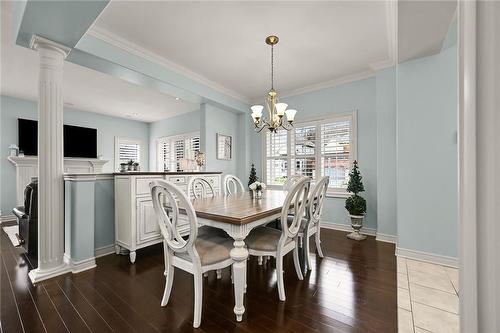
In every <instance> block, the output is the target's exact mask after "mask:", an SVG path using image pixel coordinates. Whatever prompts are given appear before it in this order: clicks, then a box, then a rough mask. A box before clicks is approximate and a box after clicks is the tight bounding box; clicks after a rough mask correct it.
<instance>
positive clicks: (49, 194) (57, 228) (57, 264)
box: [29, 36, 69, 283]
mask: <svg viewBox="0 0 500 333" xmlns="http://www.w3.org/2000/svg"><path fill="white" fill-rule="evenodd" d="M30 46H31V48H33V49H34V50H36V51H38V57H39V61H40V65H39V80H38V268H37V269H34V270H32V271H30V273H29V276H30V279H31V281H32V282H33V283H36V282H39V281H42V280H45V279H48V278H52V277H54V276H57V275H60V274H64V273H66V272H68V271H69V267H68V266H67V265H66V264H65V263H64V261H63V255H64V189H63V162H64V157H63V82H62V81H63V65H64V59H65V57H66V56H67V54H68V52H69V48H67V47H65V46H62V45H59V44H57V43H54V42H52V41H50V40H47V39H44V38H41V37H38V36H33V38H32V39H31V43H30Z"/></svg>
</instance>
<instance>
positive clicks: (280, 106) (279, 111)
mask: <svg viewBox="0 0 500 333" xmlns="http://www.w3.org/2000/svg"><path fill="white" fill-rule="evenodd" d="M287 106H288V104H286V103H276V113H277V114H278V116H283V115H284V114H285V110H286V107H287Z"/></svg>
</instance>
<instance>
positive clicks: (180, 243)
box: [149, 180, 198, 256]
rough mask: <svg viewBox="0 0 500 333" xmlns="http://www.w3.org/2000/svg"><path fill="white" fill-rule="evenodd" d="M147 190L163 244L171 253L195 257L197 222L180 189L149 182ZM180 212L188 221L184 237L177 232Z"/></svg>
mask: <svg viewBox="0 0 500 333" xmlns="http://www.w3.org/2000/svg"><path fill="white" fill-rule="evenodd" d="M149 188H150V189H151V197H152V198H153V208H154V211H155V215H156V220H157V221H158V224H159V226H160V231H161V234H162V235H163V239H164V243H165V244H166V245H167V246H168V248H169V249H170V250H171V251H173V252H188V253H189V255H190V256H197V253H195V252H196V249H195V247H194V242H195V241H196V238H197V237H198V221H197V219H196V214H195V211H194V208H193V205H192V204H191V201H190V200H189V199H188V198H187V197H186V194H184V192H183V191H182V190H181V189H179V188H178V187H177V186H175V185H174V184H172V183H169V182H166V181H163V180H157V181H153V182H151V183H150V184H149ZM181 212H183V215H184V214H185V215H187V218H188V220H189V234H188V235H186V234H185V233H184V234H183V235H184V237H182V236H181V234H180V232H179V215H180V214H181ZM186 237H187V238H186Z"/></svg>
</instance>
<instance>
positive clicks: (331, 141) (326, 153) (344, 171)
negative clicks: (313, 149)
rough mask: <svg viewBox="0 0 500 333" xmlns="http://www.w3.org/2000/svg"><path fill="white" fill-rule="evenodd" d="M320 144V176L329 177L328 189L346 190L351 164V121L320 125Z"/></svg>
mask: <svg viewBox="0 0 500 333" xmlns="http://www.w3.org/2000/svg"><path fill="white" fill-rule="evenodd" d="M321 142H322V145H321V174H322V175H325V176H330V184H329V187H333V188H346V187H347V182H348V180H349V170H350V162H351V161H350V152H351V121H350V120H348V119H347V120H341V121H336V122H330V123H326V124H322V125H321Z"/></svg>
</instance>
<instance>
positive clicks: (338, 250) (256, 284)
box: [0, 225, 397, 333]
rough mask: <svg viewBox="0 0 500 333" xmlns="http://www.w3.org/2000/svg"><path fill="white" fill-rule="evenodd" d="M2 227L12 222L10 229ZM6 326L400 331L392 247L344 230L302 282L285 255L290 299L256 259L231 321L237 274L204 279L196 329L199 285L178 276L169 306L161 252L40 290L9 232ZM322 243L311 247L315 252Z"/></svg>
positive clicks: (109, 263)
mask: <svg viewBox="0 0 500 333" xmlns="http://www.w3.org/2000/svg"><path fill="white" fill-rule="evenodd" d="M2 226H4V225H2ZM1 234H2V235H1V237H0V240H1V258H2V263H1V312H0V313H1V321H0V322H1V327H2V330H3V332H23V331H24V332H68V331H69V332H88V331H92V332H159V331H162V332H191V331H196V332H298V333H304V332H396V331H397V296H396V295H397V286H396V258H395V256H394V245H392V244H387V243H382V242H377V241H375V239H374V238H373V237H369V238H368V239H367V240H366V241H363V242H360V243H358V242H355V241H352V240H349V239H347V238H346V237H345V233H344V232H339V231H333V230H322V237H321V238H322V240H323V243H322V246H323V251H324V253H325V256H326V257H325V258H324V259H320V258H319V257H316V256H313V260H314V261H313V270H312V271H310V272H309V273H308V274H307V275H306V276H305V277H304V280H303V281H299V280H298V279H297V277H296V274H295V270H294V267H293V260H292V256H291V255H288V256H287V257H286V258H285V289H286V297H287V300H286V302H280V301H279V300H278V292H277V287H276V277H275V274H274V273H275V271H274V270H275V265H274V260H271V261H270V262H268V263H267V265H265V266H258V265H257V259H256V258H252V259H250V261H249V262H248V266H249V267H248V273H249V274H248V282H247V283H248V289H247V294H246V297H245V308H246V312H245V315H244V317H243V321H242V322H241V323H237V322H236V318H235V316H234V314H233V306H234V296H233V291H232V290H233V289H232V284H231V279H230V274H229V273H230V272H229V270H227V269H226V270H224V272H223V278H222V280H217V279H216V278H215V273H211V274H210V275H209V277H208V278H205V279H204V286H203V288H204V294H203V314H202V322H201V326H200V328H199V329H193V327H192V318H193V278H192V275H191V274H188V273H184V272H183V271H181V270H179V269H176V271H175V277H174V286H173V291H172V296H171V299H170V303H169V304H168V305H167V306H166V307H164V308H162V307H160V300H161V297H162V293H163V287H164V281H165V280H164V277H163V261H162V248H161V247H160V246H154V247H151V248H148V249H144V250H141V251H138V253H137V262H136V263H135V264H130V262H129V259H128V256H118V255H109V256H105V257H102V258H99V259H97V268H96V269H93V270H90V271H87V272H84V273H80V274H75V275H71V274H68V275H65V276H62V277H59V278H55V279H52V280H49V281H46V282H43V283H40V284H38V285H36V286H33V285H32V284H31V282H30V281H29V278H28V270H29V269H31V262H30V261H29V260H27V258H26V257H25V255H24V254H22V250H21V249H20V248H14V247H13V246H12V244H11V243H10V241H9V240H8V238H7V236H6V234H5V233H4V232H3V231H2V232H1ZM313 246H314V243H313V244H312V247H311V248H313Z"/></svg>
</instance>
